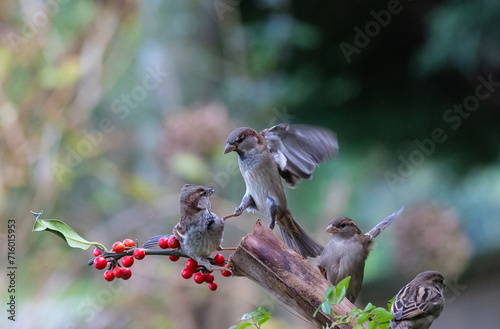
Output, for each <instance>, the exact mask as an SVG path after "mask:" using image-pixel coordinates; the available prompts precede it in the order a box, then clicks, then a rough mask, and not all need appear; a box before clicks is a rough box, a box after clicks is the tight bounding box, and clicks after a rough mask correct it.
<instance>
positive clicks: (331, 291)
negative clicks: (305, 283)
mask: <svg viewBox="0 0 500 329" xmlns="http://www.w3.org/2000/svg"><path fill="white" fill-rule="evenodd" d="M334 292H335V287H334V286H331V287H330V288H328V289H326V291H325V298H324V299H325V300H330V298H331V296H333V294H334Z"/></svg>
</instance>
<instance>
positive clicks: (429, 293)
mask: <svg viewBox="0 0 500 329" xmlns="http://www.w3.org/2000/svg"><path fill="white" fill-rule="evenodd" d="M442 298H443V296H442V295H441V294H440V293H439V291H437V290H435V289H430V288H428V287H424V286H420V285H412V284H407V285H406V286H404V287H403V289H401V291H400V292H399V293H398V295H397V296H396V299H395V300H394V303H393V304H392V313H393V314H394V319H395V320H398V321H399V320H406V319H412V318H416V317H419V316H426V315H428V314H431V313H434V312H435V311H436V310H437V309H439V308H440V307H441V304H440V302H441V300H442Z"/></svg>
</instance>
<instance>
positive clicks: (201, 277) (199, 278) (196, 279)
mask: <svg viewBox="0 0 500 329" xmlns="http://www.w3.org/2000/svg"><path fill="white" fill-rule="evenodd" d="M194 282H196V283H197V284H202V283H203V282H205V274H203V273H201V272H198V273H196V274H195V275H194Z"/></svg>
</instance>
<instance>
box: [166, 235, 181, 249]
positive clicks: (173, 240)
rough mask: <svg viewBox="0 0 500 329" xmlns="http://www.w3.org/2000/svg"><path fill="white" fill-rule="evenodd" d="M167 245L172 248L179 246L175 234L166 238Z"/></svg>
mask: <svg viewBox="0 0 500 329" xmlns="http://www.w3.org/2000/svg"><path fill="white" fill-rule="evenodd" d="M168 246H169V247H170V248H172V249H177V248H179V240H177V238H176V237H175V236H173V237H171V238H170V239H168Z"/></svg>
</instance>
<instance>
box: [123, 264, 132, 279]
mask: <svg viewBox="0 0 500 329" xmlns="http://www.w3.org/2000/svg"><path fill="white" fill-rule="evenodd" d="M122 272H123V274H122V279H123V280H128V279H130V277H131V276H132V271H131V270H130V269H129V268H126V267H125V268H122Z"/></svg>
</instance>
